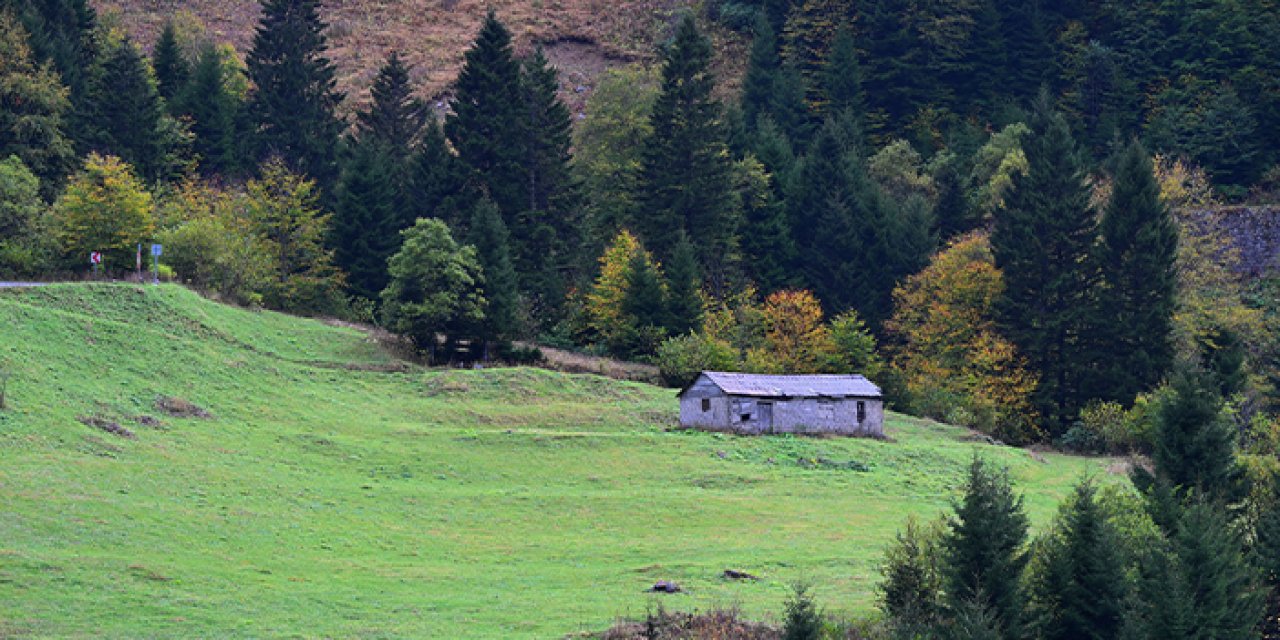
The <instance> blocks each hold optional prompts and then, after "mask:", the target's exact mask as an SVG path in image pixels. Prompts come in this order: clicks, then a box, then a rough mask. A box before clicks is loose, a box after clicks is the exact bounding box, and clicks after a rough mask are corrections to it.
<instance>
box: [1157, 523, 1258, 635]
mask: <svg viewBox="0 0 1280 640" xmlns="http://www.w3.org/2000/svg"><path fill="white" fill-rule="evenodd" d="M1243 548H1244V543H1243V541H1242V540H1241V539H1240V535H1239V533H1238V532H1237V530H1236V529H1235V528H1234V527H1232V526H1231V523H1230V521H1229V520H1228V519H1227V516H1226V514H1225V513H1224V512H1223V509H1222V507H1220V506H1217V505H1214V504H1211V503H1206V502H1200V503H1197V504H1193V505H1192V506H1191V507H1189V508H1188V509H1187V510H1186V513H1185V514H1184V515H1183V516H1182V520H1181V522H1180V523H1179V526H1178V532H1177V535H1176V536H1174V549H1175V551H1176V553H1177V556H1178V569H1179V570H1180V572H1181V573H1182V576H1183V580H1184V581H1185V584H1186V585H1187V586H1188V587H1189V589H1188V590H1187V595H1189V598H1186V599H1185V600H1184V603H1183V604H1184V606H1185V612H1186V614H1187V618H1188V623H1189V624H1188V626H1189V628H1190V629H1191V630H1193V631H1194V633H1195V635H1194V636H1193V637H1196V638H1213V639H1215V640H1216V639H1222V640H1226V639H1228V638H1249V637H1256V635H1255V634H1256V629H1257V627H1258V623H1259V622H1261V619H1262V610H1263V609H1262V602H1263V597H1264V595H1265V591H1264V590H1263V589H1262V587H1261V585H1260V583H1259V577H1258V575H1257V572H1256V571H1255V570H1254V569H1253V567H1251V566H1249V564H1248V563H1247V562H1245V558H1244V553H1243ZM1166 637H1168V636H1166Z"/></svg>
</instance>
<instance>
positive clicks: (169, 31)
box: [151, 20, 191, 101]
mask: <svg viewBox="0 0 1280 640" xmlns="http://www.w3.org/2000/svg"><path fill="white" fill-rule="evenodd" d="M151 68H152V69H153V70H154V71H155V74H156V89H157V90H158V91H159V92H160V97H162V98H164V99H165V100H167V101H172V100H173V99H174V98H176V97H177V96H178V94H179V93H180V92H181V91H182V89H183V88H184V87H186V85H187V79H188V78H189V77H190V75H191V66H190V65H189V64H188V63H187V59H186V58H185V57H184V56H183V55H182V47H181V46H180V45H179V44H178V32H177V30H176V29H174V26H173V20H167V21H165V23H164V29H163V30H161V31H160V37H159V38H158V39H157V40H156V44H155V47H153V48H152V50H151Z"/></svg>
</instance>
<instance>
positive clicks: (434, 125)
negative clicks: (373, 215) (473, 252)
mask: <svg viewBox="0 0 1280 640" xmlns="http://www.w3.org/2000/svg"><path fill="white" fill-rule="evenodd" d="M408 189H409V193H410V195H411V197H410V199H409V205H408V206H406V207H404V209H402V210H401V211H400V216H399V217H398V219H397V222H396V227H397V228H399V229H402V230H403V229H407V228H409V227H411V226H413V224H414V221H415V220H417V219H418V218H439V219H440V220H443V221H445V223H446V224H448V225H449V226H450V227H453V228H457V229H462V228H463V227H465V226H466V224H467V223H468V218H469V212H470V210H471V203H472V202H473V201H474V200H475V199H476V198H475V197H474V193H473V192H472V191H471V190H469V189H468V188H467V184H466V171H465V168H464V167H462V166H461V163H460V162H459V161H458V158H457V157H455V156H454V155H453V153H452V152H451V151H450V150H449V142H448V141H447V140H445V137H444V131H443V130H442V129H441V127H440V122H439V121H438V120H436V119H435V118H432V119H431V120H430V122H428V123H427V126H426V128H425V129H424V130H423V133H422V143H421V144H420V145H419V147H418V151H417V153H416V154H414V157H413V158H412V160H411V166H410V173H409V187H408Z"/></svg>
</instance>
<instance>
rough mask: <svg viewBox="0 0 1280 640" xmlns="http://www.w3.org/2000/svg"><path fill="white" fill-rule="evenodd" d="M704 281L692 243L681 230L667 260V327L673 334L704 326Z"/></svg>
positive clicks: (684, 332) (680, 333)
mask: <svg viewBox="0 0 1280 640" xmlns="http://www.w3.org/2000/svg"><path fill="white" fill-rule="evenodd" d="M701 284H702V278H701V277H700V276H699V275H698V258H697V256H696V255H695V253H694V249H693V243H691V242H689V237H688V236H686V235H684V234H683V233H682V234H680V240H679V242H677V243H676V247H675V250H673V251H672V252H671V262H669V263H668V264H667V330H668V331H669V332H670V333H671V334H672V335H677V336H679V335H684V334H686V333H689V332H690V331H694V330H696V329H698V328H700V327H701V325H702V297H701V296H700V295H699V290H700V289H701Z"/></svg>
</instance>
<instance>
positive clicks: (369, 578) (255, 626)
mask: <svg viewBox="0 0 1280 640" xmlns="http://www.w3.org/2000/svg"><path fill="white" fill-rule="evenodd" d="M4 360H8V361H9V363H10V368H11V369H12V370H13V371H14V372H15V375H14V378H13V379H12V381H11V382H10V389H9V401H10V409H9V410H8V411H4V412H0V637H3V636H8V635H17V636H28V635H29V636H34V637H41V636H57V637H75V636H79V637H117V638H125V637H128V638H135V637H219V636H222V637H280V636H285V637H295V636H296V637H315V636H335V637H400V636H412V637H436V638H554V637H559V636H561V635H563V634H564V633H567V632H572V631H576V630H581V629H599V628H603V627H605V626H607V625H608V623H609V621H610V620H611V619H612V618H613V617H614V616H617V615H638V614H642V613H643V612H644V610H645V608H646V607H647V606H649V605H650V604H651V603H652V602H653V601H654V599H655V598H657V597H658V596H654V595H651V594H646V593H644V589H645V588H646V587H647V586H649V585H651V584H652V583H653V582H654V581H655V580H657V579H669V580H676V581H678V582H680V583H681V584H682V585H683V586H684V587H685V588H686V590H687V592H686V593H684V594H678V595H672V596H663V597H664V598H665V602H666V604H667V606H668V607H676V608H690V609H691V608H695V607H702V608H705V607H709V606H713V605H727V604H740V605H741V606H742V607H743V608H744V609H745V611H746V612H747V613H748V614H749V615H754V616H762V617H763V616H769V615H772V614H773V613H774V612H776V611H777V610H778V608H779V606H780V603H781V602H782V600H783V599H784V597H785V594H786V593H787V584H788V583H789V582H790V581H793V580H796V579H799V578H805V579H809V580H812V581H814V582H815V583H816V584H817V585H818V586H817V590H816V593H817V596H818V598H819V600H820V602H821V604H822V605H824V606H826V607H827V608H828V609H830V610H833V611H836V612H866V611H868V610H870V608H871V607H872V606H873V593H874V585H875V582H876V581H877V574H876V564H877V562H878V560H879V557H880V550H881V548H882V546H883V545H884V544H885V543H886V542H887V541H889V540H890V539H891V538H892V536H893V533H894V532H895V531H896V530H897V529H898V528H899V527H900V525H901V523H902V520H903V518H904V517H906V515H907V514H910V513H916V514H920V515H922V516H932V515H933V514H935V513H936V512H938V511H939V510H940V509H942V508H944V506H945V505H946V503H947V500H948V498H949V496H951V495H953V494H954V490H955V488H956V486H957V484H958V482H959V480H960V478H961V476H962V473H963V470H964V467H965V465H966V463H967V462H968V460H969V458H970V457H971V456H972V455H973V451H974V450H975V447H979V445H975V444H973V443H969V442H964V441H963V440H962V436H963V435H964V432H963V431H961V430H959V429H954V428H950V427H944V426H939V425H935V424H932V423H927V422H921V421H917V420H913V419H909V418H906V417H903V416H898V415H891V417H890V418H889V423H888V432H889V434H890V435H891V436H892V437H893V438H894V439H895V440H896V442H877V441H870V440H809V439H795V438H739V437H731V436H725V435H719V434H710V433H688V432H672V431H667V427H669V426H670V425H671V423H672V421H673V419H674V415H675V411H676V405H675V400H674V398H673V394H672V393H671V392H670V391H669V390H664V389H659V388H656V387H651V386H646V385H641V384H634V383H623V382H616V381H612V380H607V379H603V378H597V377H592V376H571V375H566V374H559V373H551V372H546V371H541V370H533V369H510V370H496V369H495V370H489V371H424V370H420V369H416V368H412V367H405V368H401V369H400V370H394V369H395V367H393V366H388V365H393V364H395V363H393V362H392V361H391V359H390V358H389V357H387V356H386V355H384V354H383V353H382V352H381V351H379V349H378V348H377V346H376V345H375V344H373V343H371V342H370V341H368V340H367V339H366V337H365V336H364V335H363V334H361V333H360V332H357V331H355V330H351V329H345V328H339V327H333V326H328V325H325V324H323V323H320V322H316V321H310V320H299V319H295V318H290V317H287V316H283V315H279V314H274V313H267V312H261V313H254V312H249V311H243V310H238V309H232V308H229V307H224V306H220V305H217V304H214V303H211V302H208V301H205V300H202V299H200V298H198V297H197V296H195V295H194V294H192V293H189V292H187V291H185V290H183V289H180V288H177V287H172V286H162V287H154V288H153V287H138V286H127V285H58V286H52V287H48V288H45V289H37V290H27V291H8V292H3V293H0V361H4ZM388 369H391V370H388ZM161 397H176V398H180V399H183V400H187V401H190V402H192V403H195V404H196V405H199V406H200V407H202V408H204V409H206V410H208V411H209V412H210V413H211V414H212V416H213V417H212V418H207V419H198V418H175V417H171V416H167V415H165V414H163V413H162V412H161V411H160V410H158V409H157V408H156V401H157V399H158V398H161ZM144 416H147V417H151V418H157V419H159V420H160V421H161V422H162V423H163V424H161V425H158V426H146V425H144V424H143V422H148V421H147V420H143V419H142V418H143V417H144ZM85 417H90V418H97V419H98V420H99V421H106V422H115V423H118V424H119V425H121V426H122V427H124V428H127V429H128V430H130V431H132V432H133V433H134V434H135V436H136V437H134V438H128V437H123V436H120V435H115V434H112V433H108V432H105V431H103V430H101V429H97V428H94V427H91V426H86V425H85V424H83V423H82V422H81V421H79V419H80V418H85ZM980 450H981V451H982V453H983V455H985V456H987V457H989V458H991V459H993V460H995V461H997V462H998V463H1000V464H1003V465H1007V466H1009V467H1010V468H1011V471H1012V473H1013V475H1014V477H1015V478H1016V480H1017V482H1018V484H1019V488H1020V489H1021V490H1022V491H1024V492H1026V496H1027V506H1028V509H1029V511H1030V512H1031V514H1032V517H1033V520H1034V521H1035V522H1037V523H1043V522H1045V521H1046V519H1047V518H1048V516H1049V515H1050V514H1051V512H1052V508H1053V505H1054V503H1055V502H1056V501H1057V500H1058V499H1059V498H1061V497H1062V496H1063V495H1064V494H1065V493H1066V492H1067V491H1068V489H1069V486H1070V485H1071V483H1072V482H1074V481H1075V480H1076V479H1077V478H1079V477H1080V476H1081V475H1083V474H1085V473H1087V472H1093V473H1101V471H1100V469H1101V464H1102V463H1101V462H1100V461H1096V460H1092V461H1091V460H1083V459H1073V458H1066V457H1061V456H1055V455H1049V456H1046V458H1047V462H1043V463H1042V462H1037V461H1035V460H1033V459H1032V458H1031V457H1030V456H1029V455H1028V454H1027V453H1026V452H1024V451H1020V450H1016V449H1008V448H996V447H990V446H980ZM801 458H804V459H810V460H812V459H816V458H824V459H826V460H828V461H831V462H832V464H828V465H818V466H816V467H810V466H806V465H802V464H800V463H799V462H798V460H799V459H801ZM855 461H856V462H860V463H862V464H865V465H866V466H868V467H869V469H870V470H869V471H865V472H864V471H855V470H851V469H848V468H846V467H850V466H856V465H847V464H841V463H847V462H855ZM729 568H732V569H738V570H742V571H747V572H750V573H753V574H756V575H759V576H762V578H763V579H762V580H761V581H759V582H746V583H735V582H727V581H723V580H721V579H720V578H719V575H720V573H721V572H722V571H723V570H724V569H729Z"/></svg>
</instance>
